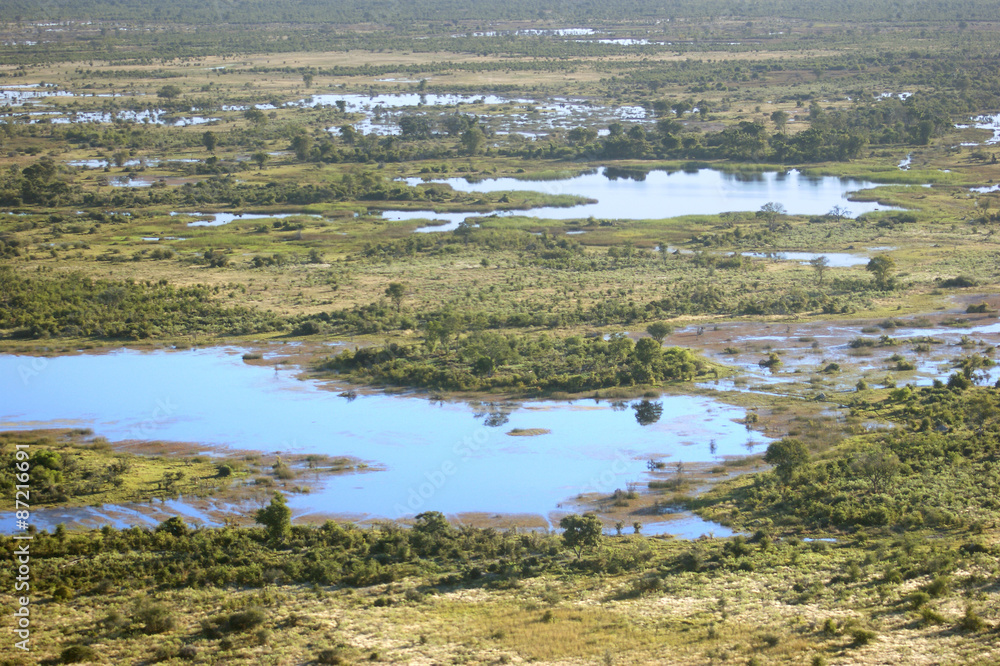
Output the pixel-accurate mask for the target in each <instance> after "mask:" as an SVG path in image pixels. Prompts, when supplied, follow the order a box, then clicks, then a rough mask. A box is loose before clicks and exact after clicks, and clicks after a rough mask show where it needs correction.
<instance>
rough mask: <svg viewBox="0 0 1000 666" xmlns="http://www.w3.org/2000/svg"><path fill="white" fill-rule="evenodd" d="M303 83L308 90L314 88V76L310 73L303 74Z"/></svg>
mask: <svg viewBox="0 0 1000 666" xmlns="http://www.w3.org/2000/svg"><path fill="white" fill-rule="evenodd" d="M302 83H304V84H306V88H312V84H313V75H312V74H310V73H309V72H306V73H305V74H303V75H302Z"/></svg>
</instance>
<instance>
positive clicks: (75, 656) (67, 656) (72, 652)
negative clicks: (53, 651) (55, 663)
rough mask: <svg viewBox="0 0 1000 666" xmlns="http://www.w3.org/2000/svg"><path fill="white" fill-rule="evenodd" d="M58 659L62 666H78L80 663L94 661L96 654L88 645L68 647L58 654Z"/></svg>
mask: <svg viewBox="0 0 1000 666" xmlns="http://www.w3.org/2000/svg"><path fill="white" fill-rule="evenodd" d="M59 659H60V661H62V663H64V664H78V663H80V662H81V661H96V660H97V652H95V651H94V648H92V647H90V646H89V645H70V646H69V647H68V648H66V649H64V650H63V651H62V652H61V653H59Z"/></svg>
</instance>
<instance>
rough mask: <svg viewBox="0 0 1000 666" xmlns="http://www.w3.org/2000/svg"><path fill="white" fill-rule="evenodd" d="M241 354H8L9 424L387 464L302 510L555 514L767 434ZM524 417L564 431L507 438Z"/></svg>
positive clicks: (718, 412)
mask: <svg viewBox="0 0 1000 666" xmlns="http://www.w3.org/2000/svg"><path fill="white" fill-rule="evenodd" d="M243 351H244V350H242V349H235V348H209V349H198V350H187V351H156V352H138V351H132V350H120V351H115V352H111V353H108V354H101V355H86V354H81V355H75V356H61V357H55V358H48V359H35V358H31V357H24V356H13V355H0V377H3V382H2V383H0V405H2V408H0V410H2V411H0V419H2V421H3V422H2V423H0V427H2V429H29V428H41V427H89V428H92V429H93V430H94V432H95V434H96V435H100V436H105V437H107V438H108V439H110V440H112V441H119V440H125V439H147V440H148V439H157V440H165V441H178V442H198V443H205V444H215V445H223V446H229V447H233V448H238V449H255V450H261V451H279V452H291V453H323V454H329V455H349V456H355V457H357V458H360V459H362V460H366V461H370V462H371V463H373V464H377V465H382V466H385V470H384V471H376V472H371V473H363V474H350V475H344V476H336V477H332V478H329V480H328V481H318V482H314V481H313V480H312V477H311V476H310V475H308V474H306V475H304V476H303V478H301V479H300V480H299V481H298V482H299V483H304V484H309V485H313V486H314V492H313V493H312V494H308V495H295V496H292V497H291V498H290V500H289V504H290V506H292V507H293V509H294V510H295V512H296V515H305V514H351V515H357V516H365V517H383V518H390V519H392V518H399V517H401V516H405V515H413V514H416V513H419V512H421V511H426V510H437V511H442V512H444V513H446V514H458V513H463V512H486V513H489V514H495V513H505V514H515V513H517V514H537V515H541V516H548V515H549V514H550V513H552V512H555V511H572V510H573V507H572V506H571V504H567V502H568V501H569V500H571V499H572V498H574V497H576V496H577V495H579V494H581V493H588V492H600V493H605V494H609V493H611V492H613V491H614V490H615V489H616V488H625V486H626V484H627V482H629V481H641V480H643V479H644V478H645V475H646V474H647V472H646V460H648V459H649V458H650V457H655V458H658V459H662V460H664V461H667V462H675V461H683V462H685V463H690V462H699V461H706V462H707V461H713V460H715V459H716V457H721V456H726V455H743V454H745V453H746V447H747V442H748V440H749V441H750V442H752V443H755V444H762V443H763V442H765V441H766V440H765V439H764V438H763V437H762V436H761V435H759V434H757V433H747V432H746V430H745V429H744V428H743V426H742V425H740V424H738V423H736V422H735V421H738V420H739V419H741V418H742V417H743V416H744V412H743V410H741V409H738V408H735V407H730V406H727V405H723V404H721V403H718V402H715V401H713V400H711V399H708V398H704V397H691V396H670V397H664V398H662V399H660V400H659V402H661V403H662V406H663V413H662V417H661V418H660V420H659V421H658V422H656V423H654V424H652V425H648V426H641V425H639V423H638V421H637V419H636V411H635V410H634V409H633V408H632V407H631V405H630V403H621V404H618V405H613V404H609V403H607V402H600V403H597V402H594V401H593V400H581V401H576V402H565V401H563V402H555V401H552V402H542V401H535V402H526V403H502V404H478V403H463V402H432V401H430V400H428V399H427V398H425V397H419V396H415V395H385V394H381V393H379V394H374V395H358V396H357V397H356V398H354V399H347V398H344V397H340V396H338V394H337V392H335V391H329V390H324V389H323V388H322V387H321V385H320V384H319V383H318V382H316V381H302V380H298V379H296V378H295V377H294V372H293V371H292V370H290V369H281V370H275V369H274V368H272V367H266V366H256V365H248V364H245V363H244V362H243V361H242V360H241V354H242V352H243ZM632 402H633V403H634V402H636V401H632ZM512 428H524V429H529V428H545V429H548V430H551V433H550V434H546V435H541V436H537V437H512V436H508V435H506V434H505V433H506V432H508V431H509V430H511V429H512ZM711 440H715V442H716V445H717V451H716V452H715V453H714V454H713V453H711V452H710V451H709V443H710V441H711ZM560 505H563V506H562V507H561V506H560ZM36 517H39V518H40V517H41V516H36ZM7 518H8V516H4V517H3V519H4V520H6V519H7ZM3 524H4V525H5V523H3ZM8 527H9V526H8ZM717 533H719V532H718V531H717Z"/></svg>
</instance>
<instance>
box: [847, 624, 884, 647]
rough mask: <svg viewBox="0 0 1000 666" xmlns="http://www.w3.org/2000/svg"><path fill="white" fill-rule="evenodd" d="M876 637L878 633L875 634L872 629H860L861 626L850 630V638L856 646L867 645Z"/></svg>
mask: <svg viewBox="0 0 1000 666" xmlns="http://www.w3.org/2000/svg"><path fill="white" fill-rule="evenodd" d="M877 637H878V634H876V633H875V632H874V631H869V630H868V629H862V628H861V627H858V628H856V629H852V630H851V638H852V639H853V640H854V645H856V646H861V645H868V644H869V643H871V642H872V641H873V640H875V639H876V638H877Z"/></svg>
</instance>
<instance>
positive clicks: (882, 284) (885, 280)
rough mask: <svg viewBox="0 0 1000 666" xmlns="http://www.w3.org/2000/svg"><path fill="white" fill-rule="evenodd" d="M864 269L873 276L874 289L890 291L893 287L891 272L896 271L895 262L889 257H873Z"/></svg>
mask: <svg viewBox="0 0 1000 666" xmlns="http://www.w3.org/2000/svg"><path fill="white" fill-rule="evenodd" d="M865 269H866V270H867V271H868V272H869V273H871V274H872V275H873V276H874V278H875V287H876V288H878V289H892V287H893V286H894V282H893V278H892V272H893V271H894V270H896V262H895V261H893V260H892V257H890V256H889V255H887V254H878V255H875V256H874V257H872V258H871V260H870V261H869V262H868V265H867V266H865Z"/></svg>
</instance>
